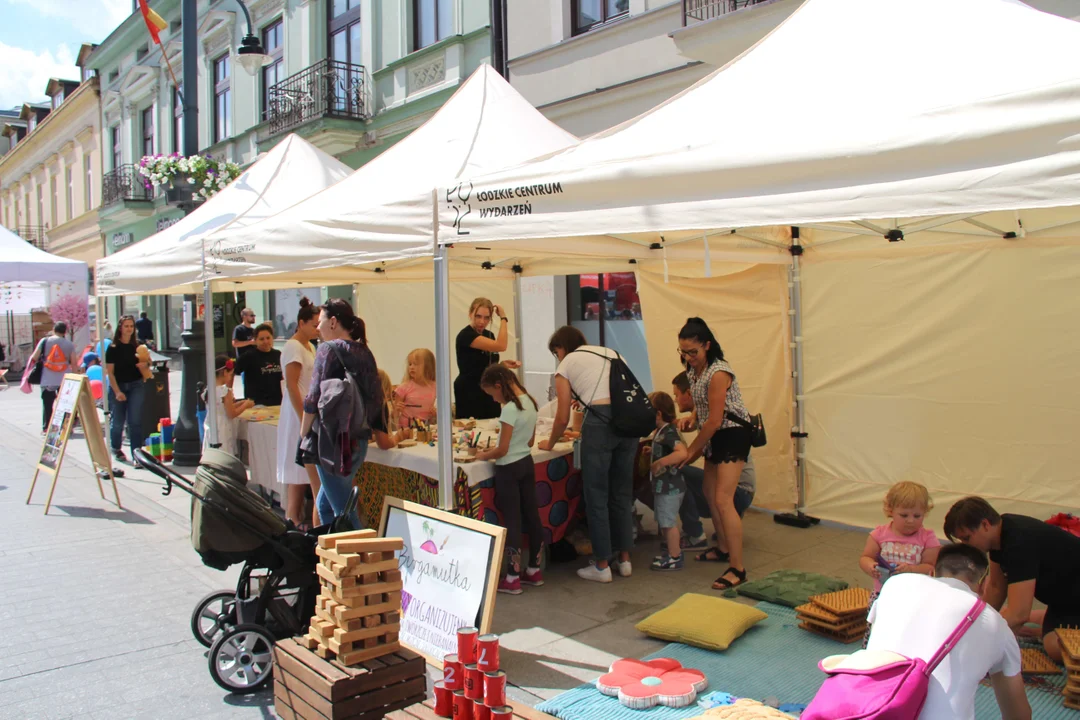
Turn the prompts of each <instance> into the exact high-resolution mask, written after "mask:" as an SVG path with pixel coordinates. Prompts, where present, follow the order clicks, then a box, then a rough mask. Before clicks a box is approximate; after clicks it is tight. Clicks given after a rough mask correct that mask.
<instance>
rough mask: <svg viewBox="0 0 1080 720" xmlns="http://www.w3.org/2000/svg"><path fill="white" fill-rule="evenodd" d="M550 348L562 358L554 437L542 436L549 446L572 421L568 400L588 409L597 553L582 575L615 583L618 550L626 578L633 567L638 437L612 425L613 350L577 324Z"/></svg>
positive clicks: (585, 478) (584, 445)
mask: <svg viewBox="0 0 1080 720" xmlns="http://www.w3.org/2000/svg"><path fill="white" fill-rule="evenodd" d="M548 350H550V351H551V354H552V355H554V356H555V359H556V360H558V362H559V367H558V369H557V370H556V371H555V394H556V397H557V398H558V403H557V409H556V411H555V424H554V426H553V427H552V428H551V437H550V439H548V440H542V441H540V444H539V446H538V447H539V448H540V449H541V450H550V449H551V448H552V447H554V445H555V443H556V442H558V441H559V438H560V437H562V434H563V431H565V430H566V426H567V424H568V423H569V422H570V405H571V403H572V402H574V401H577V402H579V403H580V404H581V405H582V406H583V409H584V410H585V420H584V421H583V422H582V424H581V445H580V449H581V482H582V487H583V494H584V497H585V517H586V518H587V519H588V521H589V538H590V540H592V546H593V558H592V562H590V563H589V565H588V567H583V568H581V569H580V570H578V577H580V578H581V579H583V580H591V581H593V582H602V583H608V582H611V568H610V567H609V562H610V561H611V559H612V558H613V557H614V556H615V553H618V558H617V562H616V569H617V570H618V572H619V574H620V575H622V576H623V577H629V576H630V574H631V572H632V570H633V569H632V567H631V565H630V550H632V549H633V547H634V518H633V507H634V456H635V455H636V453H637V447H638V441H637V440H636V439H635V438H624V437H619V436H618V435H616V434H615V431H614V430H613V429H612V428H611V391H610V388H609V385H608V383H609V379H610V377H611V359H612V358H615V357H618V353H616V352H615V351H614V350H608V349H607V348H605V347H598V346H595V345H587V344H586V341H585V336H584V335H582V333H581V331H580V330H578V329H577V328H575V327H571V326H569V325H566V326H564V327H561V328H559V329H558V330H556V331H555V333H554V334H553V335H552V336H551V339H550V340H549V341H548Z"/></svg>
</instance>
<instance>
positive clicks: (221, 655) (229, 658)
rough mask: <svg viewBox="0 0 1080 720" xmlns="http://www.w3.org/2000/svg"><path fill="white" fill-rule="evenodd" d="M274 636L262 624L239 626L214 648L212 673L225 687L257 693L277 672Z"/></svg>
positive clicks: (211, 650)
mask: <svg viewBox="0 0 1080 720" xmlns="http://www.w3.org/2000/svg"><path fill="white" fill-rule="evenodd" d="M273 650H274V638H273V637H271V635H270V633H269V632H267V630H266V628H264V627H261V626H259V625H250V624H249V625H237V626H236V627H234V628H230V629H228V630H226V631H225V633H224V634H223V635H221V636H220V637H218V639H217V640H215V641H214V645H213V646H212V647H211V648H210V655H209V658H210V676H211V677H213V678H214V682H216V683H217V684H218V685H220V686H221V687H222V688H224V689H225V690H228V691H229V692H231V693H236V694H238V695H247V694H249V693H253V692H255V691H256V690H258V689H259V688H261V687H262V686H263V685H265V684H266V681H267V680H269V679H270V677H271V675H272V674H273V669H274V662H273Z"/></svg>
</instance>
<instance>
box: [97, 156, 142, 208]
mask: <svg viewBox="0 0 1080 720" xmlns="http://www.w3.org/2000/svg"><path fill="white" fill-rule="evenodd" d="M145 180H146V178H144V177H143V176H142V175H141V174H139V168H138V167H136V166H135V165H121V166H120V167H118V168H116V169H115V170H112V171H110V172H107V173H105V177H103V178H102V179H101V204H102V206H103V207H105V206H108V205H114V204H116V203H118V202H121V201H140V202H151V201H152V200H153V199H154V191H153V188H148V187H146V183H145Z"/></svg>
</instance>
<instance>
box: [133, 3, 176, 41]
mask: <svg viewBox="0 0 1080 720" xmlns="http://www.w3.org/2000/svg"><path fill="white" fill-rule="evenodd" d="M139 10H140V11H141V12H142V16H143V20H145V21H146V29H147V30H149V31H150V37H152V38H154V44H155V45H160V44H161V31H162V30H164V29H165V28H167V27H169V23H167V22H165V18H163V17H161V16H160V15H158V14H157V13H156V12H154V11H153V10H151V9H150V0H139Z"/></svg>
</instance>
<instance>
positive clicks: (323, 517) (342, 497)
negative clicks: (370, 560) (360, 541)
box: [315, 438, 368, 527]
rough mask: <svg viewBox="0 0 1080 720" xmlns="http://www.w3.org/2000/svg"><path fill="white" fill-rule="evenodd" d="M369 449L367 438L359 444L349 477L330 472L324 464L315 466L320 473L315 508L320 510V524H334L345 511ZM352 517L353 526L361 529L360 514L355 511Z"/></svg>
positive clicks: (354, 452)
mask: <svg viewBox="0 0 1080 720" xmlns="http://www.w3.org/2000/svg"><path fill="white" fill-rule="evenodd" d="M367 447H368V446H367V438H364V439H363V441H361V442H358V443H357V446H356V450H354V451H353V456H352V464H351V465H350V469H349V473H348V474H347V475H334V474H333V473H330V472H328V471H327V470H326V468H324V467H323V466H322V463H319V464H317V465H316V466H315V468H316V470H318V472H319V495H318V497H316V498H315V507H316V508H318V510H319V522H321V523H322V524H323V525H326V524H328V523H332V522H334V518H336V517H337V516H338V515H340V514H341V513H342V511H343V510H344V509H345V503H347V502H348V501H349V495H350V494H351V493H352V489H353V478H355V477H356V471H357V470H359V469H360V466H361V465H363V463H364V458H365V457H367ZM351 517H352V521H353V526H354V527H360V514H359V513H358V512H356V511H355V510H354V511H353V513H352V515H351Z"/></svg>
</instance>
